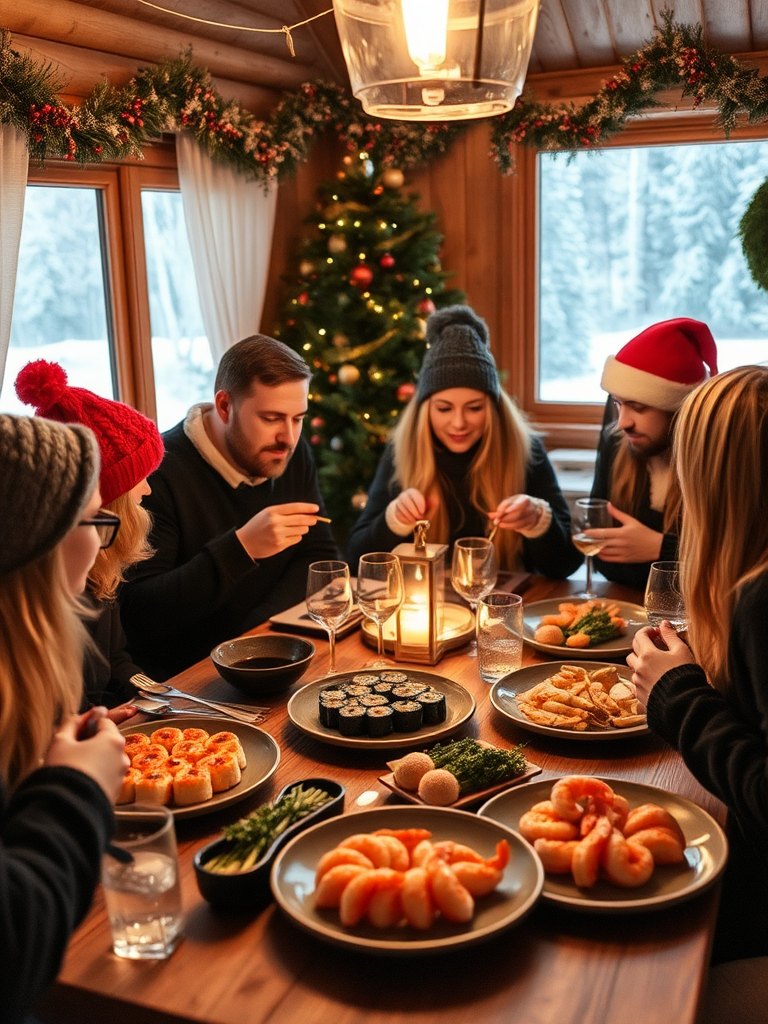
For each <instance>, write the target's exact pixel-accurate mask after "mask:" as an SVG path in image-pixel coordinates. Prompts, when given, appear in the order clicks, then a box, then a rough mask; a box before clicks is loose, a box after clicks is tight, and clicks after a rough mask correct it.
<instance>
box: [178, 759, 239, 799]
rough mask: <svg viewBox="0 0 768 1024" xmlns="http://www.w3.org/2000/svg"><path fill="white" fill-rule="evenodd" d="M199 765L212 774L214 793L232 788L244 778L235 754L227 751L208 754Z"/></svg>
mask: <svg viewBox="0 0 768 1024" xmlns="http://www.w3.org/2000/svg"><path fill="white" fill-rule="evenodd" d="M197 767H198V768H202V769H203V770H204V771H207V772H208V773H209V774H210V776H211V786H212V787H213V792H214V793H223V792H224V790H226V789H232V787H233V786H236V785H237V784H238V782H239V781H240V779H241V778H242V774H241V772H240V765H239V764H238V763H237V757H236V756H235V754H228V753H226V752H221V753H219V754H208V756H207V757H204V758H202V760H200V761H198V762H197ZM179 774H181V773H179Z"/></svg>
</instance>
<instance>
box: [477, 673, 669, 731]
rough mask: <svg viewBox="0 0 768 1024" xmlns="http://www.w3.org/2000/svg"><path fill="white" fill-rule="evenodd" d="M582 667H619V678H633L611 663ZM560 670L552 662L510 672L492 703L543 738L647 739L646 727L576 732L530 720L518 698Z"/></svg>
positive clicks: (592, 728) (494, 691)
mask: <svg viewBox="0 0 768 1024" xmlns="http://www.w3.org/2000/svg"><path fill="white" fill-rule="evenodd" d="M579 667H580V668H584V669H586V670H587V672H594V671H595V670H596V669H599V668H618V669H619V675H620V676H621V675H622V673H623V677H624V678H625V679H629V678H630V677H631V675H632V673H631V672H630V671H629V669H627V668H625V669H621V668H620V667H619V666H617V665H614V664H613V663H611V662H608V661H583V662H581V664H580V666H579ZM559 669H560V666H559V665H552V664H551V663H550V664H545V665H528V666H527V668H521V669H520V670H519V671H517V672H510V674H509V675H508V676H504V677H503V678H502V679H499V681H498V682H496V683H494V684H493V687H492V689H491V704H493V706H494V707H495V708H496V710H497V711H499V712H501V714H502V715H505V716H506V717H507V718H509V719H511V720H512V721H513V722H514V723H515V725H519V726H520V727H521V728H523V729H528V731H529V732H540V733H542V734H543V735H544V736H557V738H558V739H563V740H620V739H624V738H626V737H627V736H644V735H645V734H646V733H647V732H650V729H649V728H648V725H647V724H646V725H634V726H632V727H631V728H628V729H616V728H614V727H613V726H611V727H609V728H608V729H598V728H597V726H587V728H586V729H582V730H581V731H580V732H577V731H576V730H574V729H556V728H555V727H554V726H552V725H539V724H538V723H537V722H532V721H531V720H530V718H526V717H525V715H524V714H523V713H522V711H521V710H520V708H519V707H518V706H517V701H516V700H515V697H516V695H517V694H518V693H523V692H524V691H525V690H530V688H531V687H532V686H535V685H536V684H537V683H543V682H544V680H545V679H548V678H549V677H550V676H552V675H554V674H555V672H558V671H559Z"/></svg>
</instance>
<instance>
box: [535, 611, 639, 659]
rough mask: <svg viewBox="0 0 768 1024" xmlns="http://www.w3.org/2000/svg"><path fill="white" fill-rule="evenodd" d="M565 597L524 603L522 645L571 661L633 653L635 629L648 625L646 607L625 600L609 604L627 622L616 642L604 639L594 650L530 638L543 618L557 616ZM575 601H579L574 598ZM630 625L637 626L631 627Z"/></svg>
mask: <svg viewBox="0 0 768 1024" xmlns="http://www.w3.org/2000/svg"><path fill="white" fill-rule="evenodd" d="M568 600H569V598H567V597H557V598H552V599H551V600H549V601H534V602H533V604H526V605H525V606H524V608H523V636H524V637H525V642H526V643H527V644H530V646H531V647H533V648H534V649H535V650H537V651H543V652H544V654H550V655H552V656H553V657H555V658H563V659H564V660H573V659H574V658H579V659H581V658H589V659H592V658H594V657H595V655H597V656H598V657H599V658H626V656H627V655H628V654H629V653H630V651H631V650H632V638H633V637H634V635H635V633H636V632H637V631H638V629H642V628H643V626H644V625H646V623H647V617H646V614H645V608H643V607H642V605H639V604H631V603H629V602H628V601H612V602H611V603H612V604H617V605H618V606H619V609H620V611H621V617H622V618H623V619H626V620H627V632H626V636H617V637H616V639H615V640H606V642H605V643H604V644H597V645H596V646H595V647H566V646H565V644H541V643H539V642H538V640H534V639H533V634H534V633H535V632H536V630H537V629H538V628H539V626H540V625H541V617H542V616H543V615H557V613H558V607H557V606H558V605H559V604H563V603H564V602H565V601H568ZM573 600H574V602H578V600H579V599H578V598H573ZM630 622H635V623H640V625H630V624H629V623H630Z"/></svg>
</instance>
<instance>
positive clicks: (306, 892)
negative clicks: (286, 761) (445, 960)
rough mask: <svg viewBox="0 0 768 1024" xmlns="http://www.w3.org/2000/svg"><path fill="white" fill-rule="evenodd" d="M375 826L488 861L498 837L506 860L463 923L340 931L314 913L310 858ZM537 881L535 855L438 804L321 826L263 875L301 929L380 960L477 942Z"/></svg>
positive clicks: (524, 902) (483, 822)
mask: <svg viewBox="0 0 768 1024" xmlns="http://www.w3.org/2000/svg"><path fill="white" fill-rule="evenodd" d="M377 828H426V829H429V831H430V832H431V833H432V836H433V838H434V839H435V840H442V839H453V840H456V841H457V842H460V843H466V844H467V845H468V846H472V847H474V848H475V849H476V850H477V851H478V852H479V853H481V854H482V855H483V856H484V857H491V856H493V854H494V853H495V851H496V843H497V842H498V841H499V840H500V839H506V840H507V841H508V842H509V845H510V848H511V856H510V859H509V863H508V864H507V866H506V868H505V869H504V877H503V878H502V881H501V883H500V884H499V886H498V888H497V889H496V891H495V892H493V893H491V894H490V895H488V896H483V897H481V898H478V900H477V902H476V906H475V915H474V917H473V919H472V920H471V921H470V922H469V923H468V924H466V925H460V924H452V923H451V922H450V921H446V920H445V919H444V918H438V919H437V921H436V922H435V924H434V926H433V927H432V928H431V929H430V930H429V931H428V932H422V931H418V930H416V929H415V928H409V927H406V926H405V925H403V926H398V927H394V928H385V929H378V928H374V927H373V926H372V925H370V924H367V923H362V922H361V923H360V924H359V925H356V926H355V927H354V928H343V927H342V925H341V923H340V921H339V912H338V910H316V909H315V905H314V889H315V870H316V868H317V864H318V861H319V860H320V858H321V857H322V855H323V854H324V853H325V852H326V851H327V850H332V849H333V848H334V847H335V846H338V844H339V843H340V842H341V840H342V839H345V838H346V837H347V836H351V835H353V834H354V833H356V832H372V831H374V830H375V829H377ZM543 882H544V872H543V870H542V867H541V862H540V861H539V858H538V857H537V856H536V854H535V853H534V852H533V850H532V849H531V847H530V846H529V845H528V843H526V842H525V840H524V839H522V838H521V837H520V836H519V835H517V833H516V832H513V831H511V830H510V829H508V828H506V827H505V826H503V825H498V824H497V823H496V822H493V821H491V820H490V819H487V818H485V819H484V818H478V817H477V816H476V815H474V814H468V813H467V812H466V811H454V810H449V809H445V808H438V807H377V808H375V809H373V810H370V811H359V812H357V813H355V814H345V815H344V816H343V817H339V818H331V819H330V820H329V821H324V822H321V823H320V824H319V825H315V826H314V827H313V828H309V829H307V830H306V831H305V832H302V833H300V834H299V835H298V836H296V838H295V839H293V840H292V841H291V842H290V843H288V845H287V846H285V847H283V849H282V850H281V851H280V853H279V854H278V856H277V860H276V861H275V863H274V866H273V868H272V878H271V885H272V892H273V894H274V897H275V899H276V900H277V902H278V904H279V905H280V907H281V908H282V910H283V911H284V912H285V913H286V914H287V915H288V916H289V917H290V918H292V919H293V921H294V922H295V923H296V924H297V925H299V926H300V927H301V928H304V929H305V930H306V931H308V932H310V933H311V934H313V935H316V936H317V937H318V938H320V939H324V940H325V941H327V942H332V943H334V944H335V945H339V946H347V947H349V948H351V949H355V950H364V951H366V952H369V953H376V954H380V955H384V956H410V955H413V954H424V953H439V952H443V951H447V950H453V949H458V948H460V947H462V946H469V945H472V944H474V943H476V942H482V941H483V940H484V939H487V938H490V937H491V936H492V935H495V934H497V933H498V932H500V931H503V930H504V929H505V928H509V927H510V926H511V925H513V924H515V923H516V922H518V921H520V920H521V919H522V918H523V917H525V915H526V914H527V913H528V912H529V911H530V910H531V908H532V907H533V906H534V904H535V903H536V901H537V899H538V898H539V894H540V893H541V888H542V885H543ZM393 983H394V984H396V979H393Z"/></svg>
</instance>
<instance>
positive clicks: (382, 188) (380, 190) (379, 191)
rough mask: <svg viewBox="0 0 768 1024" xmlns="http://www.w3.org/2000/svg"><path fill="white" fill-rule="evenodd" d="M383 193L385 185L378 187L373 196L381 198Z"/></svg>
mask: <svg viewBox="0 0 768 1024" xmlns="http://www.w3.org/2000/svg"><path fill="white" fill-rule="evenodd" d="M383 191H384V186H383V185H377V186H376V188H375V189H374V190H373V194H374V195H375V196H380V195H381V193H382V192H383Z"/></svg>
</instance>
